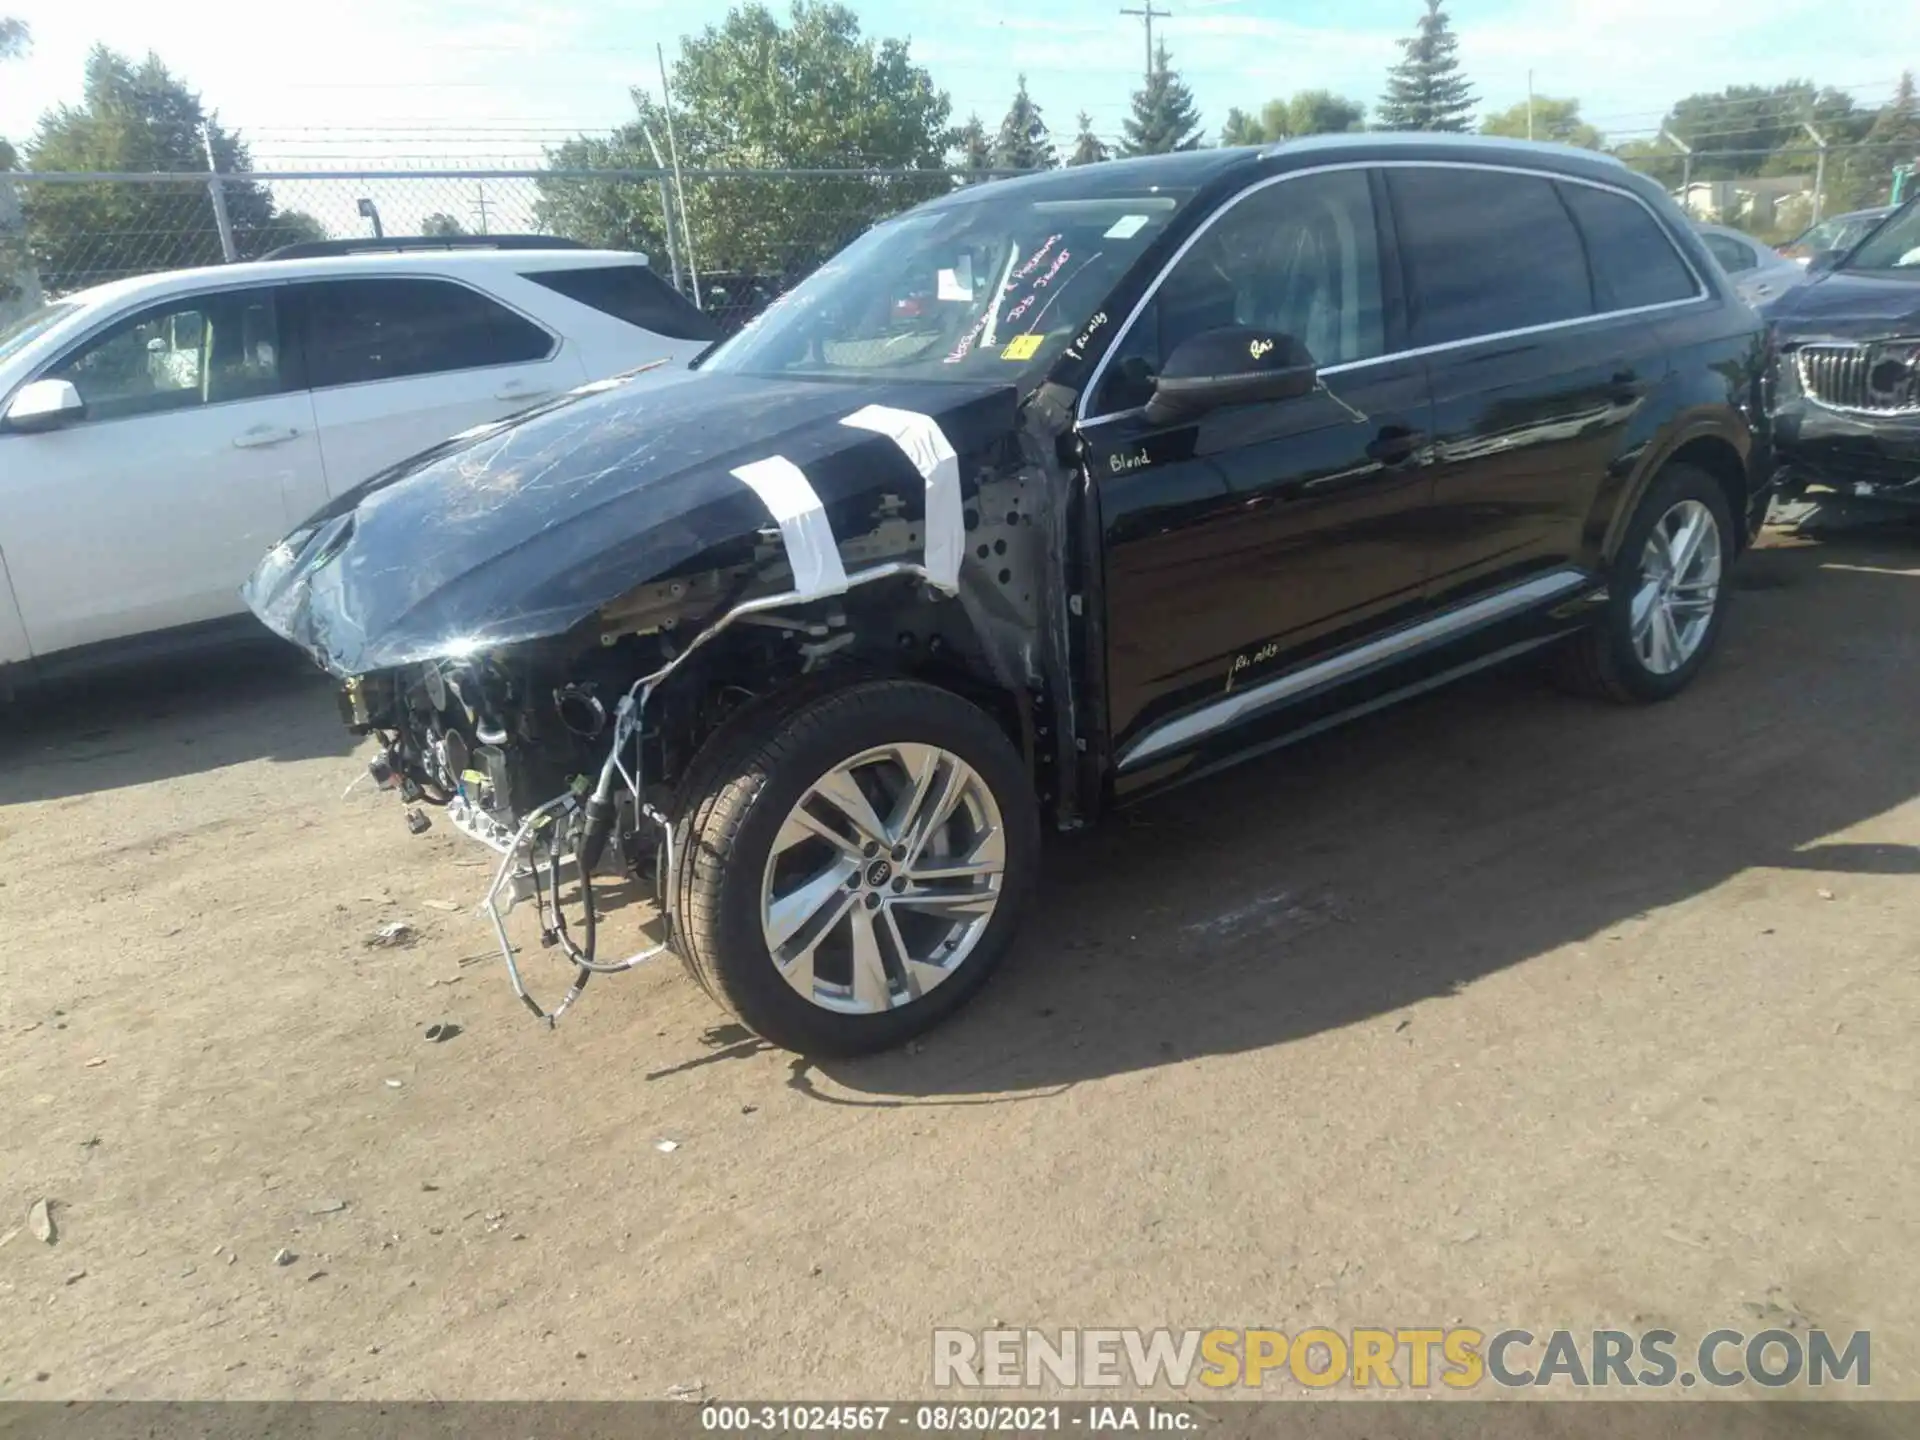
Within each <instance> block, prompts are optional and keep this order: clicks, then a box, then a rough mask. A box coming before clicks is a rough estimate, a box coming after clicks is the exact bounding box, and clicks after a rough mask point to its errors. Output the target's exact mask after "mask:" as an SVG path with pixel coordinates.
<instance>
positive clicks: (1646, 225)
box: [1559, 182, 1752, 311]
mask: <svg viewBox="0 0 1920 1440" xmlns="http://www.w3.org/2000/svg"><path fill="white" fill-rule="evenodd" d="M1559 189H1560V198H1561V199H1562V200H1564V201H1566V204H1567V209H1569V210H1571V211H1572V212H1573V218H1574V220H1575V222H1576V223H1577V224H1578V225H1579V226H1580V233H1581V234H1582V235H1583V236H1584V237H1585V238H1586V242H1587V255H1588V257H1589V258H1590V259H1591V261H1592V264H1593V287H1594V292H1595V294H1594V299H1595V300H1596V301H1597V302H1598V305H1599V308H1600V309H1601V310H1603V311H1604V310H1635V309H1638V308H1639V307H1641V306H1643V305H1664V304H1667V303H1669V302H1671V301H1675V300H1690V299H1692V298H1693V297H1694V296H1695V295H1698V294H1699V293H1700V287H1699V286H1698V285H1697V284H1696V283H1695V281H1694V278H1693V272H1692V271H1691V270H1689V269H1688V268H1687V263H1686V261H1684V260H1682V259H1681V258H1680V252H1679V251H1678V250H1675V249H1674V248H1673V242H1672V241H1671V240H1669V239H1668V238H1667V232H1666V231H1665V230H1663V229H1661V227H1660V222H1659V221H1657V220H1655V219H1654V218H1653V216H1652V215H1651V214H1650V213H1649V212H1648V210H1647V207H1646V206H1644V205H1642V204H1641V203H1640V202H1639V201H1637V200H1635V199H1634V198H1633V197H1632V196H1630V195H1621V194H1619V193H1618V192H1616V191H1613V190H1601V189H1598V188H1596V187H1595V186H1592V185H1578V184H1573V183H1571V182H1568V183H1563V184H1562V185H1561V186H1560V187H1559ZM1710 238H1717V239H1719V240H1720V241H1721V242H1722V243H1723V244H1728V245H1732V246H1733V247H1734V248H1735V249H1736V250H1737V249H1739V248H1740V245H1739V242H1738V241H1733V240H1728V239H1726V237H1725V236H1717V237H1710ZM1748 263H1749V264H1751V263H1752V262H1751V261H1749V262H1748Z"/></svg>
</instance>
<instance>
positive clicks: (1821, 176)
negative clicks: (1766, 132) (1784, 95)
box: [1800, 120, 1827, 225]
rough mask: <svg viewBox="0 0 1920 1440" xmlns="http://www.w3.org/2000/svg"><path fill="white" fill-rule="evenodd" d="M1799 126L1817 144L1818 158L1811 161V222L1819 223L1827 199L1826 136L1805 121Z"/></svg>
mask: <svg viewBox="0 0 1920 1440" xmlns="http://www.w3.org/2000/svg"><path fill="white" fill-rule="evenodd" d="M1800 128H1801V129H1802V130H1804V131H1806V132H1807V134H1809V135H1811V136H1812V137H1813V143H1814V144H1815V145H1817V146H1819V147H1820V148H1819V151H1818V158H1817V159H1815V160H1814V162H1813V223H1814V224H1816V225H1818V224H1819V223H1820V212H1821V211H1822V210H1823V209H1825V208H1826V199H1827V137H1826V136H1824V135H1822V134H1821V133H1820V132H1819V131H1818V130H1816V129H1814V128H1813V126H1812V125H1811V124H1809V123H1808V122H1807V121H1805V120H1802V121H1801V122H1800Z"/></svg>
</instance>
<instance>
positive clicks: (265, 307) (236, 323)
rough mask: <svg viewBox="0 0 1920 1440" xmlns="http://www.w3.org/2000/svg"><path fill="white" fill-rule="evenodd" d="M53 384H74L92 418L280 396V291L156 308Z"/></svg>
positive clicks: (98, 340)
mask: <svg viewBox="0 0 1920 1440" xmlns="http://www.w3.org/2000/svg"><path fill="white" fill-rule="evenodd" d="M46 378H47V379H51V380H67V381H70V382H72V384H73V388H74V389H76V390H78V391H79V392H80V398H81V399H82V400H84V401H85V402H86V405H87V418H88V419H89V420H118V419H122V418H124V417H126V416H129V415H155V414H160V413H162V412H164V411H168V410H187V409H191V408H193V407H194V406H197V405H217V404H220V403H221V402H223V401H227V400H247V399H252V398H254V397H256V396H260V395H273V394H277V393H278V392H279V391H281V390H282V389H284V388H286V387H285V385H284V384H283V377H282V373H281V355H280V326H279V316H278V307H277V306H276V304H275V292H274V291H272V290H235V291H229V292H226V293H224V294H219V295H198V296H193V297H191V298H189V299H181V300H170V301H167V302H166V303H165V304H161V305H153V306H149V307H148V308H147V309H145V310H142V311H140V312H138V313H137V314H134V315H131V316H129V317H128V318H127V319H125V320H122V321H120V322H119V323H118V324H116V325H113V326H111V327H109V328H108V329H107V330H105V331H103V332H101V333H100V334H98V335H96V336H94V337H93V338H92V339H91V340H88V341H86V342H85V343H83V344H82V345H81V346H80V347H79V348H78V349H76V350H75V351H73V352H72V353H71V354H70V355H68V356H67V357H66V358H64V359H62V360H61V361H60V362H59V363H57V364H56V365H54V367H53V368H52V369H50V370H48V371H47V373H46Z"/></svg>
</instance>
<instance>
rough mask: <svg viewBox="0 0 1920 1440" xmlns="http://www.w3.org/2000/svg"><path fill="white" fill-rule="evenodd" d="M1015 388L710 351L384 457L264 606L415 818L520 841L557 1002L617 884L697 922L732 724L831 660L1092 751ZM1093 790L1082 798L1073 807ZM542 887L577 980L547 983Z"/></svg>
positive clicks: (1044, 449)
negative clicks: (936, 686) (810, 375)
mask: <svg viewBox="0 0 1920 1440" xmlns="http://www.w3.org/2000/svg"><path fill="white" fill-rule="evenodd" d="M1017 400H1018V397H1017V395H1016V394H1015V392H1014V391H1013V390H1012V389H1010V388H1008V387H1005V386H989V385H979V386H956V385H943V386H925V385H899V386H880V387H863V388H862V390H861V391H860V393H859V395H858V397H857V403H850V402H851V401H852V397H850V396H849V395H848V394H847V392H846V391H845V390H844V389H843V388H842V387H837V386H833V385H822V384H817V383H813V384H808V383H795V382H783V381H769V380H762V379H750V378H747V377H733V376H718V375H715V376H695V377H692V378H689V379H686V380H681V381H676V382H673V383H669V384H664V385H659V386H656V387H652V388H650V389H647V390H634V391H623V390H620V389H618V388H614V389H607V390H602V391H601V392H600V393H596V394H591V395H585V396H581V397H577V398H576V399H575V400H573V401H572V402H570V403H567V404H565V405H561V406H557V407H553V408H552V409H551V410H549V411H547V412H543V413H541V414H539V415H536V416H534V417H532V418H529V419H524V420H522V421H520V422H518V423H515V424H512V425H508V426H504V427H488V428H486V429H483V430H481V431H478V432H475V433H474V434H473V435H471V436H468V437H464V438H463V439H462V440H460V441H458V442H455V443H453V444H450V445H449V446H447V447H443V448H442V450H440V451H437V452H434V453H433V454H430V455H429V456H427V457H423V458H422V460H421V461H419V462H415V463H414V464H412V465H409V466H404V467H400V468H398V469H396V470H395V471H394V472H390V473H389V474H388V475H385V476H382V477H378V478H377V479H376V480H374V481H372V482H369V484H368V485H367V486H364V487H361V489H360V490H359V491H357V492H354V494H352V495H350V496H345V497H342V500H341V502H339V503H338V504H336V505H334V506H332V507H329V509H328V510H327V511H323V512H322V513H321V514H320V515H318V516H316V517H315V518H314V519H313V520H312V521H310V522H309V523H308V524H307V525H306V526H303V527H302V529H301V530H300V531H299V532H296V534H294V535H293V536H290V537H289V538H288V540H287V541H286V542H283V544H282V545H280V546H279V547H276V549H275V551H274V552H273V553H272V554H271V555H269V556H268V557H267V559H266V560H265V561H263V562H262V564H261V566H260V568H259V570H258V571H257V572H256V573H255V576H254V577H253V580H252V581H251V582H250V584H249V586H248V591H247V599H248V602H249V604H250V605H251V606H252V607H253V609H254V610H255V612H256V613H257V614H258V615H259V616H260V617H261V618H262V619H263V620H264V621H265V622H266V623H267V624H268V625H269V626H271V627H272V628H273V629H275V630H276V631H278V632H279V633H281V634H283V635H285V636H286V637H287V638H288V639H290V640H292V641H294V642H295V643H297V644H299V645H301V646H302V647H303V648H305V649H306V650H308V651H309V653H311V654H312V655H313V656H314V657H315V659H316V660H317V661H318V662H319V663H320V664H321V665H323V666H324V667H325V668H326V669H328V670H329V671H330V672H331V673H333V674H334V675H335V676H337V677H338V678H339V679H340V681H341V703H342V707H343V711H344V714H345V718H346V719H347V721H348V723H349V725H350V726H352V728H353V729H354V730H356V731H357V732H359V733H362V734H366V735H369V736H372V737H373V738H374V739H375V740H376V742H377V744H378V746H379V749H378V752H377V754H376V755H375V756H374V758H373V760H372V762H371V766H370V770H371V774H372V777H373V779H374V781H375V783H376V784H378V785H379V786H381V787H382V788H384V789H388V790H392V791H395V792H397V794H398V795H399V797H400V798H401V799H402V800H403V801H404V802H405V804H406V806H407V811H406V814H407V823H408V824H409V826H410V827H411V828H413V829H415V830H416V831H417V830H423V829H425V828H427V827H428V826H430V825H431V823H432V820H431V818H430V817H431V814H432V812H433V811H434V810H438V812H439V814H440V816H441V817H442V818H443V819H444V820H445V822H446V823H448V824H450V825H452V826H453V827H454V828H455V829H457V830H459V831H461V832H462V833H463V834H465V835H467V836H468V837H470V838H471V839H473V840H475V841H477V842H479V843H480V844H482V845H485V846H486V847H488V849H489V850H490V851H492V852H493V853H494V854H495V855H496V856H497V857H498V860H497V864H496V865H495V867H494V869H493V873H492V878H491V883H490V884H489V885H488V887H487V890H486V891H485V893H484V895H483V896H482V900H481V903H482V906H483V908H484V909H485V910H486V912H487V914H488V916H489V918H490V920H491V922H492V925H493V927H494V931H495V935H496V939H497V941H498V944H499V948H500V952H501V956H502V959H503V961H504V963H505V964H506V966H507V969H508V973H509V975H510V977H511V980H512V983H513V988H514V991H515V993H516V994H517V995H518V996H519V997H520V998H521V1000H522V1001H523V1002H524V1003H525V1004H526V1005H527V1006H528V1008H529V1009H531V1010H532V1011H533V1012H534V1013H535V1014H536V1015H538V1016H540V1017H541V1018H542V1019H545V1020H546V1021H548V1023H550V1024H551V1023H553V1022H554V1021H556V1020H557V1019H558V1018H559V1016H560V1015H561V1014H563V1013H565V1011H566V1010H567V1008H568V1007H569V1006H570V1005H572V1003H573V1002H574V1001H575V1000H576V999H577V998H578V996H579V994H580V993H581V990H582V989H583V988H584V987H585V985H586V983H587V981H588V980H589V979H590V978H591V977H592V976H593V975H595V974H600V973H607V972H613V971H620V970H626V969H630V968H632V967H634V966H636V965H639V964H642V963H644V962H645V961H647V960H649V959H652V958H654V957H656V956H658V955H661V954H662V953H664V952H665V951H666V950H667V948H668V945H669V943H670V940H671V937H670V936H668V935H663V936H662V938H660V939H659V940H658V941H657V942H655V943H651V944H648V945H645V946H643V947H641V948H640V949H638V950H636V951H634V952H633V953H630V954H625V955H618V956H616V955H615V954H614V953H613V947H609V946H607V945H605V944H604V943H603V940H604V934H603V930H604V922H605V919H606V915H607V912H608V909H609V905H610V902H611V900H612V896H613V894H614V892H615V890H616V889H622V888H626V887H633V888H635V889H637V890H639V891H640V892H641V893H643V894H644V893H645V892H646V891H648V890H651V891H652V893H653V897H654V898H655V899H657V900H659V901H660V902H661V913H662V920H661V925H662V927H663V928H664V927H666V926H667V925H668V924H669V919H668V915H669V909H670V907H669V905H668V904H667V903H666V902H667V900H668V897H670V896H672V895H673V893H674V889H673V887H674V878H675V874H676V866H677V862H678V858H679V857H678V856H677V855H676V853H675V846H676V839H675V834H676V822H677V821H678V819H679V812H680V806H681V804H682V803H683V794H684V789H685V785H686V782H687V779H688V776H689V773H690V772H691V771H692V770H693V769H694V767H695V764H696V758H697V757H698V755H699V754H700V752H701V750H702V748H703V747H704V746H705V745H707V743H708V742H709V741H710V740H711V739H712V737H713V736H714V735H715V734H716V733H718V732H719V731H720V730H721V729H722V728H723V727H725V726H727V725H728V724H729V723H731V722H732V721H733V720H734V719H736V717H738V716H739V715H741V713H742V712H744V711H745V710H746V709H747V707H749V706H756V705H760V706H771V707H774V708H775V709H776V710H777V708H778V706H779V703H780V699H781V697H782V696H783V695H787V694H791V693H793V692H794V691H795V689H796V688H797V687H802V686H805V685H807V684H809V683H817V677H819V676H820V675H822V674H823V673H824V672H826V671H829V670H838V669H846V670H850V671H852V670H864V671H887V672H896V673H910V674H917V675H925V676H931V677H936V678H938V679H939V680H940V681H941V683H943V684H946V685H948V686H950V687H951V688H956V689H961V690H963V691H965V692H966V693H969V694H972V695H976V696H978V697H980V699H981V701H982V703H983V704H985V705H987V706H988V707H989V708H991V709H994V710H995V711H996V713H1000V714H1003V715H1004V716H1005V717H1006V719H1007V724H1008V728H1009V730H1010V731H1012V732H1015V733H1020V734H1022V735H1023V736H1024V737H1025V739H1026V742H1027V745H1026V748H1027V752H1028V756H1029V760H1030V762H1031V764H1032V766H1033V769H1034V772H1035V776H1036V784H1037V785H1039V786H1041V788H1042V790H1043V792H1046V793H1047V794H1048V796H1049V798H1053V799H1058V798H1059V797H1058V795H1057V794H1056V793H1055V792H1056V791H1057V787H1056V786H1055V785H1054V784H1053V782H1052V780H1051V777H1052V776H1054V775H1056V774H1058V773H1059V766H1058V765H1057V763H1056V762H1057V761H1058V760H1059V759H1060V758H1061V757H1062V755H1066V756H1068V758H1069V760H1070V752H1069V751H1067V750H1066V749H1065V748H1064V747H1066V746H1070V744H1071V741H1070V739H1069V738H1067V737H1068V735H1069V734H1070V728H1068V727H1063V726H1062V725H1061V724H1060V721H1059V719H1058V718H1057V716H1056V714H1055V711H1056V707H1059V706H1064V705H1065V704H1066V703H1067V694H1068V690H1069V687H1068V685H1067V684H1066V681H1065V675H1066V664H1067V662H1066V628H1065V619H1064V608H1063V606H1064V600H1063V597H1064V594H1065V585H1064V583H1063V581H1062V576H1061V573H1060V566H1061V564H1062V560H1061V557H1063V556H1064V555H1065V553H1066V551H1067V546H1066V544H1065V540H1064V533H1063V526H1064V513H1065V511H1064V504H1063V499H1062V497H1063V496H1064V495H1065V493H1066V492H1067V490H1068V488H1069V482H1068V479H1067V472H1066V470H1065V469H1064V468H1063V467H1062V466H1061V464H1060V463H1059V461H1058V460H1057V458H1056V451H1057V445H1056V444H1055V439H1056V437H1055V436H1054V435H1052V434H1050V433H1047V432H1046V431H1045V430H1044V429H1043V428H1040V427H1035V428H1033V429H1032V430H1031V432H1029V431H1028V430H1026V429H1023V427H1022V424H1021V423H1020V421H1019V418H1018V414H1017V408H1018V407H1017ZM1067 808H1071V804H1070V802H1069V804H1068V806H1067ZM529 901H530V902H531V903H532V905H533V908H534V910H535V912H536V915H537V928H538V936H539V939H540V942H541V944H542V945H543V946H546V947H550V948H553V949H555V950H557V951H558V952H559V954H560V956H561V957H562V958H563V960H564V961H565V963H566V964H567V965H568V966H569V967H570V968H571V972H572V982H571V985H570V988H569V989H568V990H567V991H566V993H565V995H564V996H563V998H562V999H561V1000H560V1001H559V1002H558V1003H557V1004H555V1005H553V1006H552V1007H551V1009H549V1008H546V1007H544V1006H543V1005H542V1004H540V1003H539V1002H538V1001H537V1000H536V999H534V998H533V996H532V994H531V993H530V991H529V988H528V985H527V983H526V980H525V977H524V975H523V973H522V966H521V957H520V953H519V951H518V950H517V949H516V947H515V945H514V943H513V941H512V938H511V937H510V935H509V931H508V924H507V921H508V916H509V913H510V912H511V911H512V910H513V908H514V907H515V906H516V905H519V904H522V903H524V902H529Z"/></svg>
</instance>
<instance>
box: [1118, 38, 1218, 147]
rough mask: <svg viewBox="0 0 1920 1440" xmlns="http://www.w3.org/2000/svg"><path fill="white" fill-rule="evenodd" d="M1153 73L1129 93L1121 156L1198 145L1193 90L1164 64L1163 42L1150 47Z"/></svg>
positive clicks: (1165, 58)
mask: <svg viewBox="0 0 1920 1440" xmlns="http://www.w3.org/2000/svg"><path fill="white" fill-rule="evenodd" d="M1153 62H1154V63H1153V73H1152V74H1151V75H1149V76H1148V77H1147V83H1146V84H1145V85H1144V86H1143V87H1142V88H1140V89H1138V90H1136V91H1134V92H1133V114H1132V115H1130V116H1128V117H1127V123H1126V138H1125V139H1124V140H1122V141H1121V144H1120V153H1121V154H1122V155H1165V154H1167V153H1168V152H1169V151H1172V150H1195V149H1198V148H1199V145H1200V138H1201V136H1200V112H1199V111H1198V110H1197V109H1196V108H1194V103H1193V91H1191V90H1189V89H1188V88H1187V87H1186V85H1185V83H1184V82H1182V81H1181V79H1180V77H1179V76H1178V75H1176V74H1175V73H1174V72H1173V70H1172V69H1170V68H1169V67H1168V65H1167V47H1166V45H1165V43H1164V42H1163V43H1162V44H1160V45H1159V46H1157V47H1156V48H1155V50H1154V56H1153Z"/></svg>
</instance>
